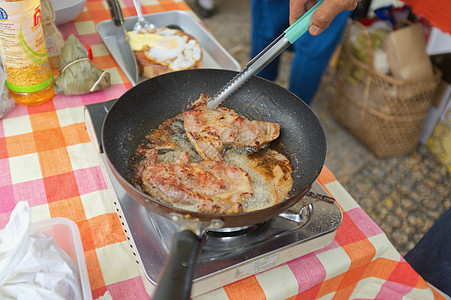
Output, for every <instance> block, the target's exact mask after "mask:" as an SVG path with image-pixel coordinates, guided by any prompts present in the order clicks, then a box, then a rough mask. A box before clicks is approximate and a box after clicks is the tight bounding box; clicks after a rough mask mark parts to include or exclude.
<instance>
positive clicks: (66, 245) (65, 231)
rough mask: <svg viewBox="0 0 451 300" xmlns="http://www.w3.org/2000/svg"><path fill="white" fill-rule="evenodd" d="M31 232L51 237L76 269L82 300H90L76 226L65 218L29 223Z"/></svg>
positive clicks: (81, 248) (89, 290)
mask: <svg viewBox="0 0 451 300" xmlns="http://www.w3.org/2000/svg"><path fill="white" fill-rule="evenodd" d="M31 230H32V231H40V232H43V233H45V234H48V235H50V236H51V237H53V239H54V240H55V242H56V244H57V245H58V247H60V248H61V249H62V250H64V251H65V252H66V253H67V254H68V255H69V256H70V258H72V260H73V261H74V262H75V264H76V265H77V267H78V272H79V277H80V285H81V289H82V295H83V299H84V300H92V293H91V285H90V284H89V277H88V269H87V267H86V261H85V256H84V252H83V245H82V243H81V237H80V231H79V230H78V227H77V224H75V223H74V222H73V221H71V220H69V219H66V218H53V219H49V220H44V221H39V222H34V223H31Z"/></svg>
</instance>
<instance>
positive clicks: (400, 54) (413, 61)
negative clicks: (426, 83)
mask: <svg viewBox="0 0 451 300" xmlns="http://www.w3.org/2000/svg"><path fill="white" fill-rule="evenodd" d="M384 48H385V52H386V53H387V60H388V64H389V66H390V70H391V73H392V76H393V77H394V78H396V79H402V80H419V79H426V78H430V77H432V76H433V74H434V71H433V67H432V63H431V60H430V58H429V56H428V55H427V53H426V41H425V39H424V35H423V31H422V29H421V26H420V24H412V25H409V26H406V27H403V28H401V29H398V30H396V31H393V32H391V33H390V34H388V36H387V37H386V40H385V42H384Z"/></svg>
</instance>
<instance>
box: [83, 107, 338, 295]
mask: <svg viewBox="0 0 451 300" xmlns="http://www.w3.org/2000/svg"><path fill="white" fill-rule="evenodd" d="M114 101H115V100H111V101H108V102H104V103H98V104H93V105H88V106H86V110H85V116H86V124H87V130H88V133H89V135H90V137H91V141H93V143H94V144H95V146H96V147H97V148H98V150H99V155H100V160H101V162H102V164H101V165H102V167H103V171H104V175H105V179H106V181H107V183H108V184H109V186H110V190H111V191H112V197H113V199H114V203H115V205H116V206H117V210H118V214H119V217H120V218H121V221H122V225H123V228H124V232H125V233H126V235H127V237H128V239H129V241H130V243H131V244H130V246H131V247H132V248H134V254H135V255H136V256H137V263H139V264H140V265H141V267H142V279H143V282H144V284H145V286H146V289H147V291H148V292H149V294H151V293H153V289H154V287H155V285H156V284H157V281H158V277H159V275H160V272H161V270H162V269H163V267H164V264H165V261H166V259H167V257H168V256H169V253H170V249H171V244H172V237H173V235H174V233H175V232H176V231H177V230H178V228H177V224H175V223H174V222H172V221H171V220H169V219H166V218H164V217H162V216H159V215H157V214H155V213H153V212H151V211H149V210H147V209H146V208H145V207H144V206H142V205H140V204H139V203H138V202H136V201H135V200H133V199H132V198H131V197H130V196H129V195H128V194H127V193H126V192H125V190H124V189H123V188H122V186H121V185H120V184H119V182H118V181H117V180H116V178H115V177H114V175H113V174H112V172H111V170H110V168H109V166H108V163H107V159H106V155H105V154H104V153H103V151H102V146H101V144H100V143H99V142H100V141H101V139H100V137H101V134H100V132H101V128H102V123H103V120H104V118H105V116H106V113H107V111H108V109H109V108H110V107H111V105H112V104H113V103H114ZM311 191H313V192H316V193H318V194H323V195H326V192H325V191H324V189H323V188H322V187H321V185H320V184H319V183H317V182H315V183H314V184H313V187H312V189H311ZM341 221H342V214H341V211H340V209H339V207H338V205H337V204H335V203H328V202H325V201H319V200H317V199H313V198H310V197H308V196H305V197H303V198H302V199H301V201H300V202H299V203H297V204H296V205H294V206H293V207H291V208H290V209H289V210H287V211H286V212H284V213H282V214H280V215H279V216H277V217H275V218H273V219H271V220H268V221H266V222H264V223H262V224H256V225H253V226H251V227H246V228H224V229H221V230H217V231H209V232H206V241H205V244H204V246H203V248H202V251H201V253H200V254H199V256H198V259H197V261H196V266H195V270H194V277H193V278H194V280H193V287H192V293H191V296H193V297H194V296H197V295H201V294H204V293H206V292H209V291H212V290H214V289H217V288H219V287H222V286H224V285H227V284H229V283H232V282H235V281H237V280H240V279H243V278H246V277H248V276H251V275H254V274H257V273H259V272H263V271H266V270H268V269H270V268H273V267H275V266H278V265H280V264H283V263H285V262H288V261H290V260H292V259H295V258H297V257H300V256H303V255H306V254H308V253H311V252H313V251H315V250H318V249H321V248H323V247H325V246H327V245H329V244H330V243H331V242H332V241H333V239H334V237H335V233H336V229H337V228H338V226H339V225H340V223H341Z"/></svg>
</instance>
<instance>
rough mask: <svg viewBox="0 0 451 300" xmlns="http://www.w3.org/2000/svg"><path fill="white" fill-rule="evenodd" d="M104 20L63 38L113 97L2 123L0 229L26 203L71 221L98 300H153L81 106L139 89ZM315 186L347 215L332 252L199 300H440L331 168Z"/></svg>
mask: <svg viewBox="0 0 451 300" xmlns="http://www.w3.org/2000/svg"><path fill="white" fill-rule="evenodd" d="M142 2H143V4H144V7H143V13H144V14H148V13H156V12H161V11H166V10H186V11H189V7H188V6H187V5H186V3H185V2H183V1H181V0H178V1H177V0H159V1H157V0H143V1H142ZM120 3H121V5H122V7H123V14H124V17H127V16H131V15H135V11H134V8H133V2H132V0H122V1H120ZM190 13H191V12H190ZM107 19H110V14H109V12H108V8H107V4H106V2H105V1H90V0H88V1H87V3H86V7H85V9H84V10H83V12H82V13H81V15H80V16H79V17H78V18H77V19H76V20H75V21H73V22H70V23H68V24H64V25H61V26H59V29H60V30H61V32H62V33H63V36H64V38H65V39H66V38H67V37H68V35H69V34H71V33H72V34H74V35H75V36H77V37H78V38H79V39H80V41H81V42H82V43H83V44H86V45H90V46H91V48H92V52H93V56H94V57H93V59H92V63H94V64H95V65H96V66H97V67H99V68H101V69H104V70H107V71H108V72H109V73H110V74H111V81H112V85H111V86H110V87H109V88H107V89H105V90H102V91H99V92H95V93H91V94H88V95H83V96H64V95H57V96H55V97H54V99H53V100H51V101H49V102H47V103H44V104H41V105H38V106H20V105H18V106H16V107H15V108H14V110H13V111H12V112H11V113H9V114H8V115H7V116H6V117H5V118H3V119H2V120H1V122H0V199H1V205H0V225H1V227H3V226H4V225H5V224H6V223H7V221H8V219H9V215H10V213H11V211H12V210H13V208H14V207H15V205H16V203H17V202H18V201H21V200H25V201H28V202H29V204H30V206H31V207H32V209H31V210H32V221H38V220H45V219H49V218H54V217H64V218H68V219H70V220H73V221H74V222H75V223H76V224H77V225H78V228H79V230H80V234H81V238H82V242H83V248H84V254H85V259H86V263H87V266H88V273H89V282H90V285H91V289H92V296H93V298H94V299H96V298H98V297H100V296H102V295H104V294H105V293H106V292H107V291H108V292H109V293H110V294H111V296H112V297H113V299H149V296H148V294H147V293H146V289H145V285H144V284H143V281H142V279H141V276H140V274H141V269H140V268H141V267H140V265H139V264H138V263H136V257H135V256H134V254H133V251H132V250H133V249H131V248H132V247H133V244H132V243H131V242H130V241H129V239H128V238H127V236H126V234H125V233H124V228H123V227H122V224H121V223H122V222H121V219H120V218H119V217H118V214H117V209H116V207H115V205H114V203H113V200H112V197H111V194H110V191H109V190H108V185H107V180H106V179H105V178H104V177H103V174H102V170H101V164H100V161H99V159H98V155H97V151H96V149H95V147H94V146H93V144H92V143H91V141H90V138H89V136H88V134H87V131H86V129H85V119H84V105H87V104H92V103H97V102H103V101H107V100H110V99H114V98H117V97H119V96H120V95H121V94H123V93H124V92H125V91H126V90H127V89H129V88H131V86H132V85H131V84H130V83H129V82H128V80H127V78H126V76H125V75H124V74H123V72H122V71H121V70H120V69H119V67H118V65H117V64H116V62H115V61H114V60H113V58H112V57H111V55H110V54H109V52H108V50H107V48H106V47H105V45H104V44H103V42H102V40H101V39H100V37H99V35H98V34H97V32H96V29H95V25H96V24H97V23H98V22H100V21H103V20H107ZM318 181H319V183H320V184H321V185H322V186H323V187H324V188H325V189H326V190H327V191H328V192H329V193H330V194H331V195H332V196H333V197H335V198H336V199H337V202H338V204H339V206H340V208H341V209H342V211H343V222H342V224H341V226H340V227H339V229H338V231H337V234H336V237H335V239H334V241H333V242H332V244H331V245H329V246H328V247H326V248H324V249H321V250H318V251H316V252H314V253H311V254H308V255H305V256H303V257H300V258H297V259H294V260H292V261H290V262H288V263H285V264H282V265H280V266H277V267H275V268H273V269H271V270H269V271H266V272H263V273H260V274H257V275H255V276H251V277H248V278H246V279H243V280H241V281H238V282H235V283H233V284H230V285H228V286H225V287H223V288H220V289H217V290H215V291H212V292H209V293H208V294H205V295H201V296H199V297H198V298H199V299H216V300H219V299H285V298H288V299H316V298H320V299H332V298H336V299H348V298H352V299H357V298H358V299H376V298H378V299H401V298H403V299H405V298H412V299H413V298H415V299H434V298H435V299H442V298H443V297H442V296H440V294H439V293H438V292H437V291H436V290H435V289H433V288H432V287H431V286H429V285H428V284H427V283H426V282H425V281H424V280H423V279H422V278H421V277H420V276H419V275H418V274H417V273H415V272H414V270H413V269H412V268H411V267H410V266H409V265H408V264H407V262H406V261H405V260H404V259H403V258H402V257H401V256H400V254H399V253H398V252H397V251H396V249H395V248H394V247H393V246H392V245H391V243H390V242H389V241H388V240H387V237H386V236H385V234H384V233H383V232H382V231H381V229H380V228H379V227H378V226H377V225H376V224H375V223H374V222H373V221H372V220H371V218H370V217H369V216H368V215H367V214H366V213H365V212H364V211H363V210H362V208H360V207H359V205H358V204H357V202H356V201H355V200H354V199H353V198H352V197H351V196H350V195H349V194H348V193H347V191H346V190H345V189H344V188H343V187H342V186H341V185H340V183H339V182H337V181H336V179H335V177H334V176H333V174H332V173H331V172H330V171H329V170H328V169H327V168H326V167H325V168H324V170H323V171H322V173H321V175H320V177H319V180H318ZM149 251H152V249H149Z"/></svg>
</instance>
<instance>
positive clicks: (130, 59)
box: [108, 0, 138, 86]
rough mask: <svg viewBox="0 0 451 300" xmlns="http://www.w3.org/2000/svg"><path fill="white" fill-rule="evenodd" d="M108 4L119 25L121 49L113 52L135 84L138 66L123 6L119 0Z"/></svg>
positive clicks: (114, 22) (117, 37)
mask: <svg viewBox="0 0 451 300" xmlns="http://www.w3.org/2000/svg"><path fill="white" fill-rule="evenodd" d="M108 6H109V7H110V14H111V18H112V19H113V24H114V25H115V26H116V27H118V30H117V36H116V41H115V42H116V43H117V47H118V50H119V51H115V52H114V53H111V54H112V55H113V57H114V59H115V60H116V62H117V63H118V65H119V66H120V67H121V69H122V70H123V71H124V72H125V75H126V76H127V78H128V79H129V80H130V82H131V83H132V84H133V85H134V86H135V85H136V84H137V83H138V67H137V63H136V58H135V54H134V53H133V51H132V48H131V47H130V44H129V42H128V36H127V30H126V29H125V27H124V17H123V16H122V10H121V6H120V4H119V1H118V0H108Z"/></svg>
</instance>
